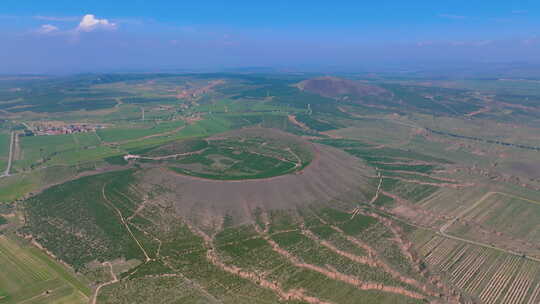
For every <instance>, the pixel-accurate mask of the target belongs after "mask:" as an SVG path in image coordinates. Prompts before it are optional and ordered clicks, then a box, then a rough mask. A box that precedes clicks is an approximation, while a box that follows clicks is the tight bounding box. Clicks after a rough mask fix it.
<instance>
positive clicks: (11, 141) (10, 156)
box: [0, 131, 15, 177]
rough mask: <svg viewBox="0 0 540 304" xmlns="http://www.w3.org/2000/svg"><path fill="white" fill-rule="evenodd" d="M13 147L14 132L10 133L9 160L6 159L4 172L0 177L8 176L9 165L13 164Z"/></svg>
mask: <svg viewBox="0 0 540 304" xmlns="http://www.w3.org/2000/svg"><path fill="white" fill-rule="evenodd" d="M14 146H15V131H13V132H11V138H10V143H9V158H8V163H7V166H6V170H5V171H4V174H2V175H0V177H5V176H9V171H11V163H12V162H13V149H14Z"/></svg>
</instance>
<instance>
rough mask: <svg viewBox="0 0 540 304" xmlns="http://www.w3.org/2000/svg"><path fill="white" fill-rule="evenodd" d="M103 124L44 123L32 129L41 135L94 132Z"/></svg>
mask: <svg viewBox="0 0 540 304" xmlns="http://www.w3.org/2000/svg"><path fill="white" fill-rule="evenodd" d="M101 128H103V126H101V125H92V124H66V125H48V124H42V125H37V126H34V127H33V128H32V129H31V130H30V131H31V132H32V133H33V135H34V136H36V135H37V136H39V135H59V134H73V133H87V132H94V131H96V129H101Z"/></svg>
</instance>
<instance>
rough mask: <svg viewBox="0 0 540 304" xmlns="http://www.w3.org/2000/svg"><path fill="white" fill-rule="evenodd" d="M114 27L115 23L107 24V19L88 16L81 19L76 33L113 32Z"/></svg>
mask: <svg viewBox="0 0 540 304" xmlns="http://www.w3.org/2000/svg"><path fill="white" fill-rule="evenodd" d="M116 27H117V26H116V23H112V22H109V20H107V19H97V18H96V16H94V15H92V14H88V15H85V16H84V17H83V18H82V20H81V22H80V23H79V26H77V31H79V32H91V31H94V30H97V29H104V30H115V29H116Z"/></svg>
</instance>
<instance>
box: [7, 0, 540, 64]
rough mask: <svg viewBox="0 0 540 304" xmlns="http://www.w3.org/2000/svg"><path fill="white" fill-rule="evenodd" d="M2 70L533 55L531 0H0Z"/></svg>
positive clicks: (536, 14)
mask: <svg viewBox="0 0 540 304" xmlns="http://www.w3.org/2000/svg"><path fill="white" fill-rule="evenodd" d="M2 8H3V10H2V14H0V39H2V41H3V46H4V47H3V48H1V49H0V65H1V66H2V73H47V74H49V73H53V74H54V73H62V74H66V73H78V72H95V71H119V70H144V71H148V70H162V69H216V68H217V69H221V68H241V67H250V66H271V67H278V68H281V67H298V66H305V67H317V68H321V67H340V68H351V69H354V68H359V67H363V66H369V65H378V66H384V65H387V64H389V63H391V64H392V65H393V64H396V63H403V64H407V65H411V64H413V65H414V64H417V65H443V64H444V65H448V63H451V62H457V63H459V62H469V63H474V64H476V63H485V62H506V63H508V62H515V61H521V62H529V63H532V64H537V63H540V30H538V29H539V28H540V4H539V3H535V2H530V1H520V2H518V3H507V2H502V1H495V2H493V1H492V2H489V3H486V4H478V3H476V4H475V5H470V3H469V2H467V1H462V0H460V1H452V3H442V4H441V3H433V2H430V1H425V0H415V1H408V2H406V3H404V2H402V1H385V2H377V3H372V2H370V3H357V2H355V1H340V2H339V3H335V4H330V3H318V2H313V1H309V2H308V1H303V0H301V1H295V2H293V3H290V1H274V2H272V3H260V2H257V3H254V2H249V1H235V2H234V3H230V2H228V1H218V0H214V1H204V2H197V3H194V2H193V3H192V2H187V3H186V2H181V3H179V2H176V1H160V2H159V3H155V2H148V1H127V0H119V1H114V2H113V3H110V2H105V1H92V2H90V1H88V2H86V1H83V2H80V1H77V3H72V2H70V1H66V0H56V1H47V2H37V3H36V2H32V3H31V4H30V3H25V2H21V1H14V0H5V1H3V3H2Z"/></svg>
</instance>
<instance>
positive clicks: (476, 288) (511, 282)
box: [413, 229, 540, 304]
mask: <svg viewBox="0 0 540 304" xmlns="http://www.w3.org/2000/svg"><path fill="white" fill-rule="evenodd" d="M413 242H414V243H415V245H416V248H417V250H418V252H419V254H420V255H421V256H422V258H423V259H424V260H425V262H426V263H427V265H429V267H430V269H433V270H434V271H435V272H437V273H440V274H441V275H442V276H443V277H445V278H446V279H447V280H448V281H449V282H451V283H452V284H453V286H455V287H456V288H458V289H459V290H461V291H462V292H463V293H464V294H467V295H469V296H471V297H472V298H473V299H476V300H478V301H479V302H480V303H516V304H520V303H526V304H529V303H537V302H538V301H540V297H539V293H540V292H539V288H540V262H535V261H531V260H528V259H525V258H523V257H520V256H516V255H513V254H508V253H505V252H502V251H499V250H494V249H490V248H485V247H479V246H475V245H471V244H467V243H463V242H460V241H456V240H452V239H448V238H445V237H441V236H438V235H435V234H433V233H431V232H429V231H426V230H421V229H419V230H417V231H416V232H414V234H413Z"/></svg>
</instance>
